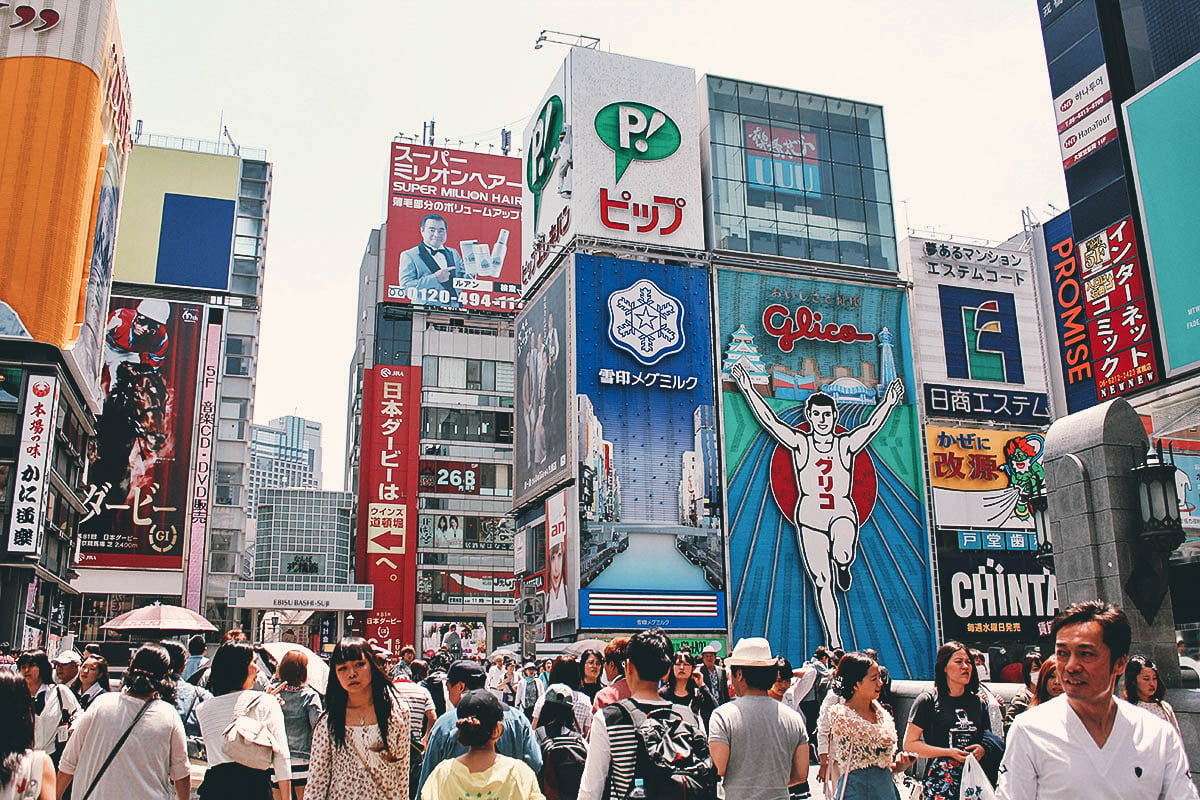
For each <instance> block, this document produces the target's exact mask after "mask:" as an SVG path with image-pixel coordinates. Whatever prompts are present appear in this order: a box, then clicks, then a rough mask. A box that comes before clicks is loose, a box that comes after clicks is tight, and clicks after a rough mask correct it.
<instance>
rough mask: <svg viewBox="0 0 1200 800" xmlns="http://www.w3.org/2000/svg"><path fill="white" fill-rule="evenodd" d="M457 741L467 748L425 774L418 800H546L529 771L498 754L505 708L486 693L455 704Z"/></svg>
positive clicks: (475, 693)
mask: <svg viewBox="0 0 1200 800" xmlns="http://www.w3.org/2000/svg"><path fill="white" fill-rule="evenodd" d="M456 712H457V716H458V741H459V743H460V744H462V745H464V746H466V747H467V748H469V749H468V750H467V752H466V753H463V754H462V755H461V756H459V757H458V758H450V759H447V760H445V761H443V762H441V763H440V764H438V765H437V766H436V767H434V769H433V772H431V773H430V774H429V778H428V779H427V780H426V781H425V786H424V787H422V789H421V800H459V799H460V798H464V797H486V798H489V800H546V798H545V796H544V795H543V794H542V792H541V790H540V789H539V788H538V782H537V775H536V774H535V773H534V771H533V770H532V769H530V768H529V765H528V764H526V763H525V762H524V761H521V760H520V759H516V758H509V757H508V756H502V755H500V754H498V753H497V752H496V740H497V739H499V738H500V734H501V733H503V731H504V708H503V707H502V706H501V705H500V701H499V700H497V699H496V697H495V695H493V694H492V693H491V692H489V691H488V690H486V689H475V690H473V691H470V692H467V693H465V694H464V695H463V696H462V698H461V699H459V701H458V707H457V709H456Z"/></svg>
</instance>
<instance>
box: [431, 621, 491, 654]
mask: <svg viewBox="0 0 1200 800" xmlns="http://www.w3.org/2000/svg"><path fill="white" fill-rule="evenodd" d="M443 648H445V650H444V651H443ZM421 650H422V652H424V654H425V657H426V658H433V657H434V656H436V655H439V654H441V655H442V656H443V657H444V658H447V659H448V660H449V661H454V660H456V659H459V658H462V657H463V656H472V655H483V656H486V655H487V627H486V626H485V625H484V624H483V620H479V619H459V618H454V619H450V618H437V619H431V618H428V617H427V618H426V619H425V620H424V621H423V622H422V623H421ZM447 666H448V663H447Z"/></svg>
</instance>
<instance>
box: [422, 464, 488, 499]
mask: <svg viewBox="0 0 1200 800" xmlns="http://www.w3.org/2000/svg"><path fill="white" fill-rule="evenodd" d="M419 485H420V490H421V491H422V492H442V493H446V494H479V464H478V463H471V464H468V463H466V462H463V461H422V462H421V471H420V475H419Z"/></svg>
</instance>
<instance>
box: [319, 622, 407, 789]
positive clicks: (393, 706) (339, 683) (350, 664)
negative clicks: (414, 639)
mask: <svg viewBox="0 0 1200 800" xmlns="http://www.w3.org/2000/svg"><path fill="white" fill-rule="evenodd" d="M329 665H330V667H332V668H333V673H334V675H335V676H336V677H337V680H331V681H330V682H329V687H328V690H327V694H326V696H325V707H326V709H327V710H328V713H327V714H326V715H325V718H324V719H322V720H321V721H320V722H318V723H317V727H315V728H314V729H313V738H312V752H311V754H310V756H309V762H308V787H307V790H306V791H305V800H406V798H407V797H408V755H409V738H410V729H409V713H408V706H407V705H405V703H404V701H403V700H402V699H401V698H400V697H399V695H397V694H396V692H395V690H394V689H392V683H391V681H390V680H388V677H387V674H386V673H384V671H383V668H382V666H381V665H380V664H379V661H378V659H377V658H376V657H375V654H374V653H373V652H372V651H371V646H370V645H369V644H367V642H366V641H365V640H363V639H360V638H357V637H351V638H347V639H342V640H341V641H340V642H338V644H337V647H335V648H334V649H333V653H332V654H331V656H330V659H329Z"/></svg>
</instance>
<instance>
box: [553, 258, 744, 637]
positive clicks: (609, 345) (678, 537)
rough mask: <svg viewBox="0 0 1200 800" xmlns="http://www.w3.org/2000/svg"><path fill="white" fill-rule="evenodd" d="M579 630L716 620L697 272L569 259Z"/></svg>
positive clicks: (718, 565)
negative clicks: (574, 373) (574, 362)
mask: <svg viewBox="0 0 1200 800" xmlns="http://www.w3.org/2000/svg"><path fill="white" fill-rule="evenodd" d="M574 274H575V309H576V310H575V326H574V330H573V334H574V337H575V348H576V352H577V353H578V357H577V376H576V389H577V394H576V402H575V408H576V411H577V414H578V418H577V423H576V430H577V440H578V461H579V478H578V485H579V515H578V518H579V520H580V523H579V524H580V538H579V583H580V595H579V626H580V627H581V628H601V629H614V628H615V629H629V628H645V627H649V626H653V625H656V626H658V627H661V628H664V629H669V630H697V631H700V630H705V631H721V630H723V629H724V628H725V627H726V615H725V557H724V538H723V536H722V529H721V514H720V496H719V492H720V468H719V465H718V458H717V437H716V409H715V398H714V395H713V384H712V331H711V326H712V323H711V321H710V310H709V309H710V302H709V285H708V275H707V272H706V270H704V269H700V268H694V267H684V266H673V265H664V264H657V263H650V262H643V261H632V260H624V259H616V258H601V257H596V256H588V255H579V254H576V255H575V256H574Z"/></svg>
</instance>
